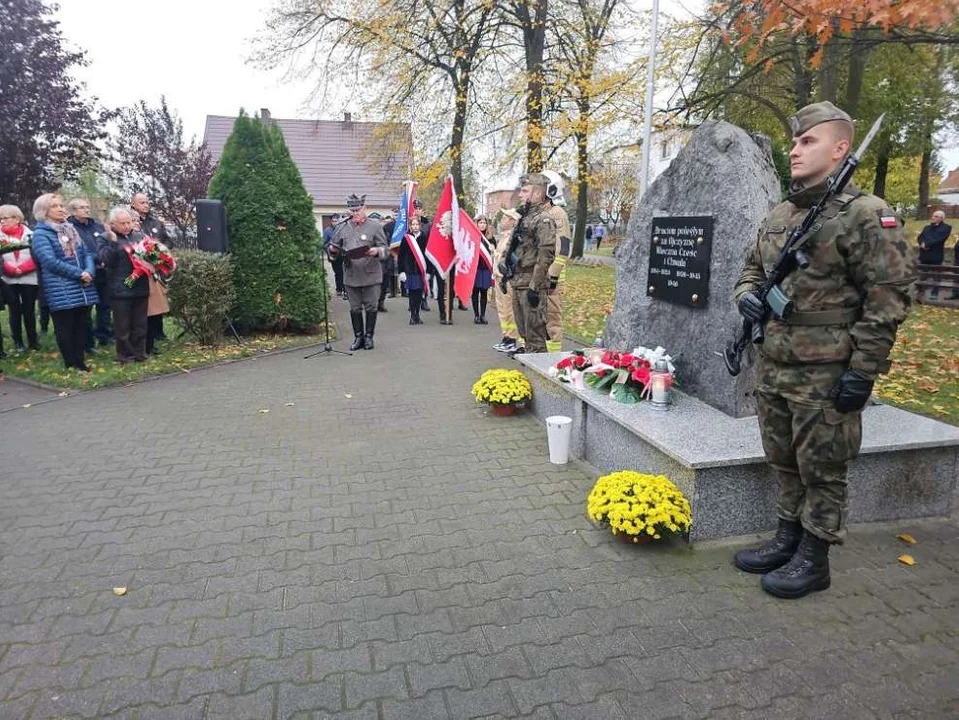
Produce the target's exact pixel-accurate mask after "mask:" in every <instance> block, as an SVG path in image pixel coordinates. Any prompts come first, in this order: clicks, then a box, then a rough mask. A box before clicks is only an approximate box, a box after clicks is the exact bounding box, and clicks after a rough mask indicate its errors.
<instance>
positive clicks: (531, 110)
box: [513, 0, 547, 172]
mask: <svg viewBox="0 0 959 720" xmlns="http://www.w3.org/2000/svg"><path fill="white" fill-rule="evenodd" d="M513 8H514V11H515V14H516V17H517V19H518V20H519V22H520V25H521V26H522V28H523V49H524V51H525V53H526V169H527V171H528V172H540V171H542V169H543V57H544V55H545V51H546V11H547V0H531V1H530V2H526V1H525V0H524V1H523V2H520V3H516V4H515V5H514V6H513ZM531 9H532V14H531V13H530V10H531Z"/></svg>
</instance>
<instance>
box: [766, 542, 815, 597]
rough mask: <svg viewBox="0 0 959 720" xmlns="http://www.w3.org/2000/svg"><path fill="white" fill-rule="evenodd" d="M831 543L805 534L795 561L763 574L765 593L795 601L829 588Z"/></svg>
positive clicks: (794, 558)
mask: <svg viewBox="0 0 959 720" xmlns="http://www.w3.org/2000/svg"><path fill="white" fill-rule="evenodd" d="M829 582H830V581H829V543H828V542H826V541H825V540H823V539H821V538H818V537H816V536H815V535H813V534H811V533H808V532H804V533H803V538H802V541H801V542H800V543H799V548H798V549H797V550H796V554H795V555H793V556H792V560H790V561H789V562H788V563H786V564H785V565H783V566H782V567H781V568H779V569H778V570H773V571H772V572H771V573H769V574H768V575H763V579H762V580H761V581H760V585H762V588H763V590H765V591H766V592H768V593H769V594H770V595H775V596H776V597H781V598H786V599H788V600H795V599H796V598H801V597H802V596H804V595H808V594H809V593H811V592H814V591H816V590H825V589H826V588H828V587H829Z"/></svg>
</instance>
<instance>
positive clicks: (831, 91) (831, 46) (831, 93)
mask: <svg viewBox="0 0 959 720" xmlns="http://www.w3.org/2000/svg"><path fill="white" fill-rule="evenodd" d="M832 30H833V34H832V37H831V38H829V42H827V43H826V47H824V48H823V56H822V64H821V65H820V66H819V72H818V73H817V76H816V77H817V80H818V81H819V83H818V85H819V87H818V88H817V91H816V100H818V101H819V102H823V101H824V100H828V101H829V102H831V103H834V104H835V103H836V102H837V100H838V96H839V65H840V62H839V42H840V40H841V39H842V38H841V36H840V35H839V20H838V19H833V21H832Z"/></svg>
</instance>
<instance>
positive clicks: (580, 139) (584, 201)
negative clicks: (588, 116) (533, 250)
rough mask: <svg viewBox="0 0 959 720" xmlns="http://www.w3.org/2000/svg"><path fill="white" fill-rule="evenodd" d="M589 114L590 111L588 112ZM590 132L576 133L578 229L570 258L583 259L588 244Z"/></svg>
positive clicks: (574, 232) (585, 129) (586, 130)
mask: <svg viewBox="0 0 959 720" xmlns="http://www.w3.org/2000/svg"><path fill="white" fill-rule="evenodd" d="M587 112H588V110H587ZM588 140H589V130H588V129H587V128H585V127H584V131H583V132H579V133H576V228H575V229H574V230H573V247H572V251H571V252H570V257H574V258H579V257H583V249H584V246H585V244H586V215H587V213H588V212H589V145H588Z"/></svg>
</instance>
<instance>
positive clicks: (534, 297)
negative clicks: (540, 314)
mask: <svg viewBox="0 0 959 720" xmlns="http://www.w3.org/2000/svg"><path fill="white" fill-rule="evenodd" d="M526 302H528V303H529V306H530V307H531V308H538V307H539V293H538V292H536V291H535V290H527V291H526Z"/></svg>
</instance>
